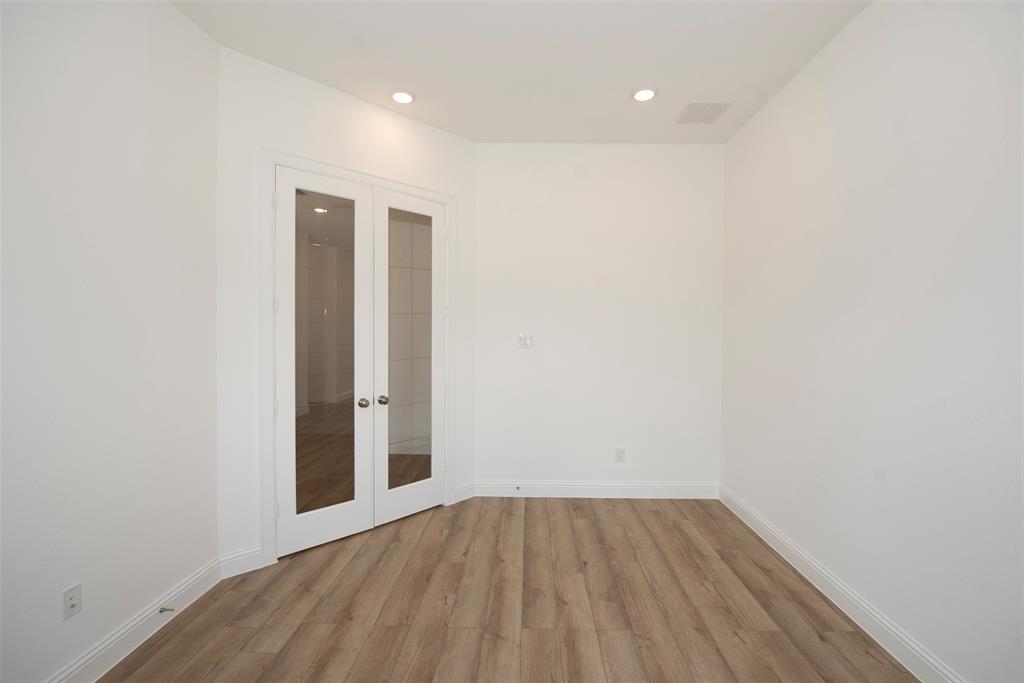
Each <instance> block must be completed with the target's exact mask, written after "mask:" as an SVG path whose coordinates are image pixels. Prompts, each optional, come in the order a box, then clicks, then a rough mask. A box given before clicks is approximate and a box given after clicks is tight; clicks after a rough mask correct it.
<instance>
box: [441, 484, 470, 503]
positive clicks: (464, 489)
mask: <svg viewBox="0 0 1024 683" xmlns="http://www.w3.org/2000/svg"><path fill="white" fill-rule="evenodd" d="M474 496H476V486H474V485H473V484H463V485H462V486H456V487H454V488H452V496H451V500H447V501H445V505H455V504H456V503H461V502H462V501H464V500H469V499H470V498H473V497H474Z"/></svg>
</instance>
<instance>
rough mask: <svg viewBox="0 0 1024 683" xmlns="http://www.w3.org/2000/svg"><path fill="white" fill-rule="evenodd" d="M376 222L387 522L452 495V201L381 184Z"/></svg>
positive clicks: (378, 376)
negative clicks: (448, 257) (446, 363)
mask: <svg viewBox="0 0 1024 683" xmlns="http://www.w3.org/2000/svg"><path fill="white" fill-rule="evenodd" d="M373 222H374V247H375V257H374V301H375V305H374V326H375V328H376V332H375V334H374V342H375V343H374V373H373V374H374V384H375V386H376V387H377V388H378V389H379V390H380V391H381V392H382V393H381V394H380V395H378V397H377V415H376V418H375V422H374V478H373V480H374V522H375V523H376V524H384V523H386V522H390V521H391V520H393V519H397V518H399V517H404V516H405V515H409V514H412V513H413V512H418V511H419V510H424V509H426V508H428V507H431V506H433V505H438V504H440V503H441V501H442V498H443V495H444V481H443V471H444V453H443V451H442V448H443V444H444V438H443V433H444V392H445V388H444V373H443V363H440V362H435V358H440V357H441V356H442V354H441V353H440V352H439V351H440V350H443V349H444V348H445V320H446V317H445V316H444V315H443V313H444V311H445V288H444V282H445V277H444V276H445V264H444V258H443V257H444V254H445V248H444V207H443V206H441V205H440V204H436V203H434V202H429V201H426V200H423V199H420V198H418V197H412V196H409V195H406V194H401V193H398V192H393V191H390V190H385V189H380V188H378V189H376V190H374V211H373ZM435 351H437V352H436V353H435Z"/></svg>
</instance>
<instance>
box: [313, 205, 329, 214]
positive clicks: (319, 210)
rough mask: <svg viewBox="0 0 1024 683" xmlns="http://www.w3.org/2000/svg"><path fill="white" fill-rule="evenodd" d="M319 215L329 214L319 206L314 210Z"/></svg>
mask: <svg viewBox="0 0 1024 683" xmlns="http://www.w3.org/2000/svg"><path fill="white" fill-rule="evenodd" d="M313 210H314V211H316V212H317V213H327V209H321V208H320V207H319V206H318V207H316V208H315V209H313Z"/></svg>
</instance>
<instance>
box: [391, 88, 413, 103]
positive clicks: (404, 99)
mask: <svg viewBox="0 0 1024 683" xmlns="http://www.w3.org/2000/svg"><path fill="white" fill-rule="evenodd" d="M391 99H393V100H394V101H395V102H398V103H399V104H412V101H413V100H415V99H416V95H414V94H413V93H411V92H406V91H405V90H399V91H397V92H393V93H391Z"/></svg>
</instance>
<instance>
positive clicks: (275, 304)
mask: <svg viewBox="0 0 1024 683" xmlns="http://www.w3.org/2000/svg"><path fill="white" fill-rule="evenodd" d="M279 310H281V303H280V301H279V300H278V298H277V297H276V296H275V297H274V313H277V312H278V311H279Z"/></svg>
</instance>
